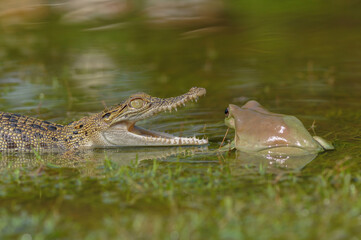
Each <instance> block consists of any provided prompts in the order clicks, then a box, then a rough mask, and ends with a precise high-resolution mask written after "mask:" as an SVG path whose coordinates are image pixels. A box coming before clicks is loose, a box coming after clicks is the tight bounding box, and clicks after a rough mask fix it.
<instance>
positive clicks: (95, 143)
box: [0, 87, 208, 152]
mask: <svg viewBox="0 0 361 240" xmlns="http://www.w3.org/2000/svg"><path fill="white" fill-rule="evenodd" d="M205 93H206V90H205V89H204V88H197V87H193V88H191V89H190V90H189V92H187V93H185V94H183V95H180V96H177V97H171V98H165V99H162V98H157V97H152V96H150V95H147V94H145V93H138V94H134V95H132V96H130V97H129V98H128V99H127V100H125V101H124V102H123V103H121V104H119V105H117V106H114V107H112V108H110V109H105V110H104V111H102V112H100V113H97V114H94V115H92V116H88V117H83V118H81V119H80V120H78V121H75V122H73V123H70V124H69V125H67V126H63V125H59V124H54V123H50V122H48V121H42V120H39V119H35V118H31V117H26V116H21V115H19V114H11V113H0V151H21V152H29V151H32V150H40V151H54V150H55V151H59V150H73V149H89V148H99V147H116V146H178V145H181V146H185V145H204V144H207V143H208V141H207V140H206V139H197V138H195V137H193V138H187V137H176V136H173V135H170V134H166V133H161V132H156V131H150V130H146V129H143V128H140V127H137V126H135V123H136V122H137V121H140V120H143V119H146V118H149V117H151V116H153V115H155V114H157V113H160V112H164V111H167V110H168V111H171V110H172V109H175V110H176V109H177V107H178V106H181V105H184V104H185V103H186V102H188V101H191V100H197V99H198V97H200V96H203V95H205Z"/></svg>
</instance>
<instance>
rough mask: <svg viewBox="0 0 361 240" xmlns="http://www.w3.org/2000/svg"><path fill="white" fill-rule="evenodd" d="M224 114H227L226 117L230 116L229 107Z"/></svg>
mask: <svg viewBox="0 0 361 240" xmlns="http://www.w3.org/2000/svg"><path fill="white" fill-rule="evenodd" d="M224 114H226V117H228V115H229V111H228V108H226V110H225V111H224Z"/></svg>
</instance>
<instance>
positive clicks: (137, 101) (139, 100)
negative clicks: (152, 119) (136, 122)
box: [129, 98, 143, 109]
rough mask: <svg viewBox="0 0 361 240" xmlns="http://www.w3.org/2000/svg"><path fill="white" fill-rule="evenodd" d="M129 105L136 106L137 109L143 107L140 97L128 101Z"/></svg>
mask: <svg viewBox="0 0 361 240" xmlns="http://www.w3.org/2000/svg"><path fill="white" fill-rule="evenodd" d="M129 106H130V107H131V108H136V109H139V108H141V107H143V100H142V99H139V98H138V99H134V100H133V101H131V102H130V103H129Z"/></svg>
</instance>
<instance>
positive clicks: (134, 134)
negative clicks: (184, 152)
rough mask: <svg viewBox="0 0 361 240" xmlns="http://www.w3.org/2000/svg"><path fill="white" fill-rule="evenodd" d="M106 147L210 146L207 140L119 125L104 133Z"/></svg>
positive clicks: (126, 124)
mask: <svg viewBox="0 0 361 240" xmlns="http://www.w3.org/2000/svg"><path fill="white" fill-rule="evenodd" d="M102 137H103V143H102V144H101V145H102V146H105V147H120V146H195V145H205V144H208V140H207V139H198V138H195V137H192V138H188V137H177V136H173V135H171V134H168V133H163V132H158V131H151V130H147V129H144V128H141V127H137V126H135V125H134V123H129V122H124V123H119V124H116V125H114V126H112V127H111V128H109V129H108V130H107V131H105V132H103V134H102Z"/></svg>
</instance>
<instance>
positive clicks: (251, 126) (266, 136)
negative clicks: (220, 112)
mask: <svg viewBox="0 0 361 240" xmlns="http://www.w3.org/2000/svg"><path fill="white" fill-rule="evenodd" d="M225 124H226V125H227V126H228V127H230V128H233V129H235V131H236V134H235V141H234V145H235V148H236V149H238V150H240V151H242V152H248V153H265V154H278V155H288V156H297V155H307V154H315V153H318V152H322V151H324V150H331V149H333V146H332V144H331V143H328V142H327V141H326V140H324V139H323V138H321V137H319V136H311V135H310V133H309V132H308V131H307V130H306V128H305V127H304V126H303V124H302V122H301V121H300V120H299V119H297V118H296V117H294V116H289V115H283V114H277V113H272V112H269V111H268V110H266V109H265V108H263V107H262V106H261V105H260V104H259V103H258V102H256V101H249V102H247V103H246V104H245V105H244V106H242V107H238V106H236V105H233V104H230V105H229V107H228V108H227V109H226V118H225Z"/></svg>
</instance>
